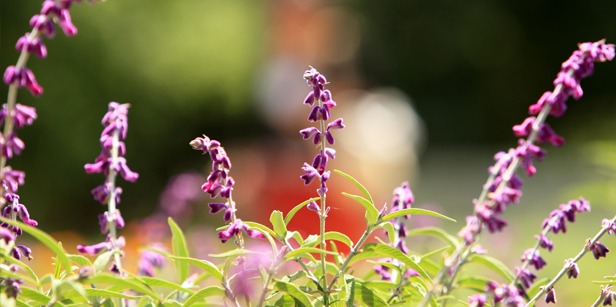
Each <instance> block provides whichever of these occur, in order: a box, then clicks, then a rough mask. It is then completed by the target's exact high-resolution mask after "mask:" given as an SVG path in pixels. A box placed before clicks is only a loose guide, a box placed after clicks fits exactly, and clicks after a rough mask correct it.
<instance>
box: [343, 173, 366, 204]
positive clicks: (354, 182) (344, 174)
mask: <svg viewBox="0 0 616 307" xmlns="http://www.w3.org/2000/svg"><path fill="white" fill-rule="evenodd" d="M334 173H336V174H338V175H340V176H342V177H344V178H346V179H347V180H348V181H350V182H351V183H352V184H354V185H355V186H356V187H357V188H358V189H359V190H360V191H361V193H362V194H363V195H364V198H366V199H367V200H368V201H369V202H370V203H372V204H374V200H372V196H370V193H369V192H368V190H367V189H366V188H365V187H364V186H363V185H362V184H361V183H359V181H357V179H355V178H353V177H352V176H351V175H349V174H346V173H344V172H343V171H341V170H337V169H336V170H334Z"/></svg>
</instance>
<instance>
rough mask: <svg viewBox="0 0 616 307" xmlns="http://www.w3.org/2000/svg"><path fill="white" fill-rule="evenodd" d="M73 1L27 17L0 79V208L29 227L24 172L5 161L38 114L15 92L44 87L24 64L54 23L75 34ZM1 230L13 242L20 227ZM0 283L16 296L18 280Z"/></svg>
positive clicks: (48, 3)
mask: <svg viewBox="0 0 616 307" xmlns="http://www.w3.org/2000/svg"><path fill="white" fill-rule="evenodd" d="M73 2H78V0H58V1H52V0H45V1H43V4H42V8H41V11H40V13H39V14H36V15H34V16H33V17H32V18H31V19H30V26H31V27H32V29H31V30H30V32H28V33H25V34H24V35H23V36H22V37H20V38H19V39H18V40H17V43H16V44H15V48H16V49H17V52H19V53H20V55H19V58H18V59H17V63H16V64H15V65H11V66H9V67H7V68H6V69H5V71H4V74H3V78H2V80H3V81H4V83H5V84H6V85H7V86H8V94H7V99H6V103H4V104H3V105H2V110H1V111H0V122H2V124H3V125H4V127H3V129H2V134H1V135H0V195H1V197H0V209H2V216H3V217H6V218H9V219H11V220H13V221H16V220H17V217H19V218H20V219H21V220H22V221H23V222H24V223H26V224H28V225H30V226H37V224H38V223H37V222H36V221H35V220H33V219H31V218H30V214H29V213H28V210H27V209H26V206H25V205H23V204H21V203H20V202H19V195H18V194H17V190H18V188H19V186H21V185H23V184H24V182H25V173H24V172H22V171H19V170H14V169H12V168H11V167H10V166H8V160H9V159H11V158H13V157H14V156H16V155H19V154H20V153H21V152H22V151H23V150H24V148H25V143H24V142H23V141H22V140H21V139H20V138H19V137H18V136H17V133H16V130H17V129H21V128H23V127H24V126H28V125H31V124H32V123H33V122H34V120H35V119H36V117H37V115H36V110H35V109H34V108H33V107H29V106H25V105H21V104H18V103H17V92H18V89H19V88H26V89H27V90H28V91H30V93H31V94H32V95H33V96H39V95H41V94H42V93H43V88H42V87H41V86H40V85H39V84H38V82H37V81H36V77H35V76H34V73H33V72H32V71H31V70H30V69H29V68H27V67H26V64H27V62H28V59H29V58H30V54H34V55H36V56H37V57H38V58H41V59H43V58H45V57H47V48H46V47H45V44H44V43H43V41H42V37H43V36H46V37H48V38H52V37H53V36H54V35H55V27H56V24H57V25H58V26H59V27H60V28H61V29H62V31H63V32H64V33H65V34H66V35H67V36H72V35H75V34H77V28H76V27H75V25H74V24H73V23H72V21H71V15H70V13H69V9H70V7H71V5H72V4H73ZM3 207H4V208H3ZM0 232H3V233H5V234H8V233H12V235H11V236H4V239H6V240H8V239H9V238H11V239H10V241H14V240H15V239H16V237H18V236H20V235H21V234H22V231H21V229H19V228H18V227H16V226H11V225H8V224H6V223H2V224H0ZM7 243H8V242H7ZM30 253H31V251H30V248H28V247H27V246H25V245H16V246H15V247H14V248H13V250H12V254H13V256H14V257H15V258H17V259H20V258H21V256H25V257H27V258H28V259H31V258H32V257H31V255H30ZM0 283H2V284H9V285H10V287H9V289H13V290H12V291H10V292H11V293H10V296H11V297H13V298H16V297H17V294H18V293H19V292H20V289H19V285H20V284H21V281H19V280H13V279H3V278H0Z"/></svg>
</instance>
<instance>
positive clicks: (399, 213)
mask: <svg viewBox="0 0 616 307" xmlns="http://www.w3.org/2000/svg"><path fill="white" fill-rule="evenodd" d="M405 215H411V216H412V215H429V216H433V217H438V218H441V219H444V220H448V221H451V222H455V221H456V220H454V219H452V218H450V217H448V216H445V215H442V214H440V213H438V212H434V211H431V210H426V209H421V208H407V209H401V210H398V211H396V212H392V213H390V214H388V215H386V216H384V217H383V221H384V222H386V221H389V220H393V219H395V218H397V217H401V216H405Z"/></svg>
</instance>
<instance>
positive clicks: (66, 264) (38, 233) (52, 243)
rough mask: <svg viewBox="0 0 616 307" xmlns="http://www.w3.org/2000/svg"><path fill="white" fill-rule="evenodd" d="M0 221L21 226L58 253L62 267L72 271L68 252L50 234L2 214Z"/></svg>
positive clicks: (57, 256) (57, 257) (58, 259)
mask: <svg viewBox="0 0 616 307" xmlns="http://www.w3.org/2000/svg"><path fill="white" fill-rule="evenodd" d="M0 221H2V222H4V223H7V224H10V225H13V226H17V227H19V228H21V230H23V231H24V232H26V233H27V234H29V235H31V236H32V237H34V238H35V239H36V240H38V241H39V242H41V243H42V244H43V245H45V246H46V247H47V248H48V249H50V250H51V251H52V252H53V253H54V254H55V255H56V259H57V261H58V263H60V264H61V265H62V268H64V271H66V272H70V271H71V263H70V261H69V260H68V256H67V255H66V252H65V251H64V249H63V248H62V247H61V246H60V244H59V243H58V242H57V241H56V240H54V239H53V238H52V237H51V236H50V235H48V234H47V233H45V232H43V231H42V230H39V229H37V228H35V227H32V226H30V225H26V224H24V223H21V222H18V221H13V220H11V219H7V218H4V217H1V216H0Z"/></svg>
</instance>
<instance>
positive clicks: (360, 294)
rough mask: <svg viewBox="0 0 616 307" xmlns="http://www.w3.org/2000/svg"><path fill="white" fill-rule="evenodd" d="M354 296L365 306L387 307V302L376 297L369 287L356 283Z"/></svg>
mask: <svg viewBox="0 0 616 307" xmlns="http://www.w3.org/2000/svg"><path fill="white" fill-rule="evenodd" d="M353 294H354V296H355V298H356V299H358V300H360V301H361V302H362V303H363V304H361V305H363V306H372V307H386V306H388V305H387V302H386V301H385V300H384V299H382V298H381V297H380V296H378V295H376V293H374V291H372V290H371V289H370V288H369V287H366V286H364V285H363V284H362V283H356V284H355V289H354V291H353Z"/></svg>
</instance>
